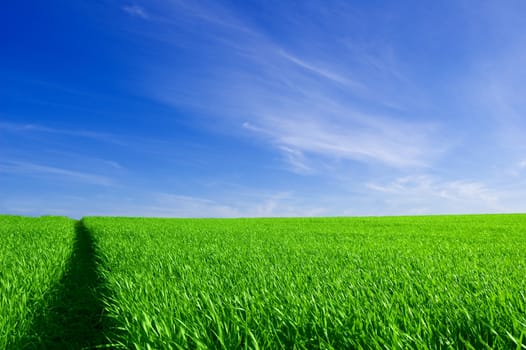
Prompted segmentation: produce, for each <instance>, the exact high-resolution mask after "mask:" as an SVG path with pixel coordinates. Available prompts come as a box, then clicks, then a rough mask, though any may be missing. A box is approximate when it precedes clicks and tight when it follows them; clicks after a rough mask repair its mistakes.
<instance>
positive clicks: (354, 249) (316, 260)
mask: <svg viewBox="0 0 526 350" xmlns="http://www.w3.org/2000/svg"><path fill="white" fill-rule="evenodd" d="M525 247H526V215H469V216H433V217H377V218H295V219H145V218H103V217H87V218H84V219H82V220H81V221H78V222H75V221H73V220H70V219H67V218H51V217H47V218H37V219H31V218H22V217H12V216H0V277H1V278H0V301H1V303H0V348H7V349H17V348H35V349H37V348H38V349H45V348H49V349H81V348H85V349H91V348H95V347H104V346H107V347H111V348H119V347H120V348H126V349H212V348H213V349H235V348H250V349H258V348H259V349H279V348H282V349H485V348H486V349H521V348H522V349H526V278H525V277H524V276H526V249H525Z"/></svg>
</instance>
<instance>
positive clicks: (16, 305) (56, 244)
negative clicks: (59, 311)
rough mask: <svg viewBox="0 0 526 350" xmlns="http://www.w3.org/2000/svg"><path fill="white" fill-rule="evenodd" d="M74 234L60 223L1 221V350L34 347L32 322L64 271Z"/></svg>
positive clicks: (66, 223)
mask: <svg viewBox="0 0 526 350" xmlns="http://www.w3.org/2000/svg"><path fill="white" fill-rule="evenodd" d="M74 228H75V221H74V220H71V219H68V218H64V217H41V218H26V217H19V216H4V215H2V216H0V349H15V348H31V347H32V346H33V345H35V347H36V344H38V343H39V340H40V339H39V338H40V337H41V334H38V333H36V332H34V330H33V326H34V322H36V320H37V319H38V318H39V317H41V316H42V314H43V313H44V312H45V310H47V308H48V306H49V302H50V297H51V294H52V293H51V291H52V290H53V288H55V287H56V286H57V285H59V284H60V283H61V278H62V276H63V274H64V271H65V270H66V269H67V261H68V259H69V257H70V254H71V248H72V246H73V241H74V238H75V229H74Z"/></svg>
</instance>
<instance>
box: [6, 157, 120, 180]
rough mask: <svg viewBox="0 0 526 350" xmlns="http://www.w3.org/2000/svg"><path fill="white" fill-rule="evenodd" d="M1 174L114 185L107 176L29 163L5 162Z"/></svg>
mask: <svg viewBox="0 0 526 350" xmlns="http://www.w3.org/2000/svg"><path fill="white" fill-rule="evenodd" d="M0 173H6V174H20V175H27V176H51V177H53V178H60V179H66V180H71V181H75V182H81V183H87V184H92V185H100V186H112V185H113V181H112V180H111V179H110V178H108V177H106V176H102V175H96V174H91V173H87V172H80V171H74V170H70V169H64V168H58V167H53V166H47V165H40V164H34V163H28V162H18V161H11V162H5V163H3V164H0Z"/></svg>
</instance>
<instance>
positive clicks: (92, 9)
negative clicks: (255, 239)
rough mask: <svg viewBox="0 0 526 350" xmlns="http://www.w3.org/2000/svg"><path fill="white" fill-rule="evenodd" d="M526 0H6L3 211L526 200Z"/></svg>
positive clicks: (420, 209) (0, 57)
mask: <svg viewBox="0 0 526 350" xmlns="http://www.w3.org/2000/svg"><path fill="white" fill-rule="evenodd" d="M525 16H526V1H521V0H508V1H500V0H497V1H474V0H473V1H463V0H452V1H447V0H446V1H420V0H415V1H373V0H370V1H344V0H342V1H338V0H336V1H331V0H305V1H275V0H266V1H250V0H243V1H234V0H232V1H202V0H148V1H146V0H137V1H121V0H97V1H94V0H76V1H73V0H49V1H25V0H22V1H5V2H4V3H3V4H2V8H1V10H0V50H1V51H0V52H1V54H0V81H1V83H0V213H11V214H21V215H42V214H54V215H68V216H72V217H80V216H84V215H133V216H137V215H140V216H184V217H223V216H224V217H238V216H314V215H315V216H332V215H353V216H354V215H399V214H440V213H494V212H525V211H526V98H525V96H526V21H525V20H524V18H525Z"/></svg>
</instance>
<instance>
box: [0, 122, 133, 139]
mask: <svg viewBox="0 0 526 350" xmlns="http://www.w3.org/2000/svg"><path fill="white" fill-rule="evenodd" d="M0 131H6V132H13V133H47V134H57V135H65V136H71V137H82V138H90V139H95V140H99V141H105V142H110V143H116V144H122V143H123V142H122V140H120V138H119V137H118V136H117V135H113V134H110V133H104V132H96V131H89V130H82V129H61V128H52V127H48V126H43V125H39V124H23V123H9V122H0Z"/></svg>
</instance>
